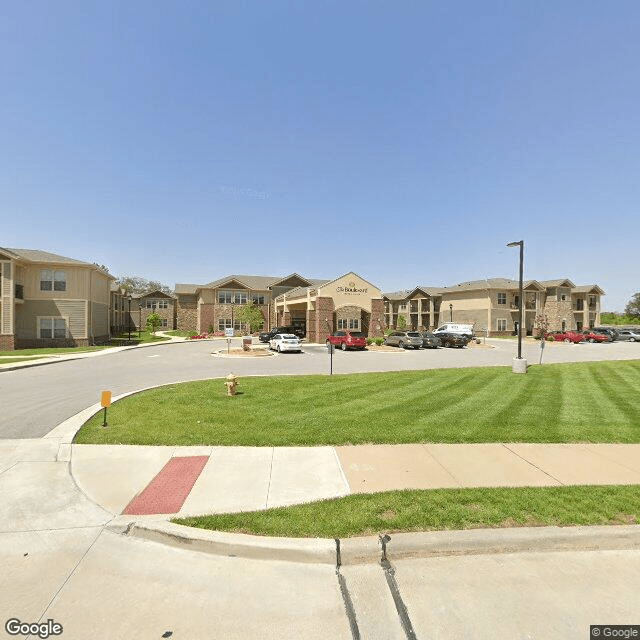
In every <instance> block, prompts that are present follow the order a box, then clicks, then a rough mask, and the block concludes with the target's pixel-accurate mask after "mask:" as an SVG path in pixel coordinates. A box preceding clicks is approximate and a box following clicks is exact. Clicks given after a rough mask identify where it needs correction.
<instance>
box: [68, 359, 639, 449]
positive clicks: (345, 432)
mask: <svg viewBox="0 0 640 640" xmlns="http://www.w3.org/2000/svg"><path fill="white" fill-rule="evenodd" d="M239 390H240V392H241V393H240V395H238V396H236V397H233V398H229V397H227V396H226V388H225V386H224V382H223V380H221V379H216V380H207V381H200V382H190V383H184V384H174V385H169V386H166V387H161V388H158V389H154V390H150V391H145V392H143V393H140V394H136V395H134V396H130V397H128V398H125V399H123V400H121V401H119V402H117V403H114V405H113V406H112V407H111V408H110V409H109V413H108V424H109V427H108V428H106V429H105V428H102V427H101V425H102V415H97V416H95V417H94V418H93V419H92V420H90V421H89V422H88V423H87V424H86V425H85V426H83V428H82V429H81V430H80V431H79V433H78V434H77V436H76V439H75V442H77V443H97V444H143V445H199V444H205V445H237V446H313V445H343V444H365V443H380V444H400V443H414V442H450V443H457V442H468V443H472V442H621V443H635V442H640V361H637V360H633V361H616V362H594V363H579V364H555V365H543V366H534V367H531V368H530V369H529V371H528V373H527V374H526V375H515V374H513V373H512V372H511V369H510V368H505V367H487V368H469V369H440V370H428V371H405V372H393V373H366V374H351V375H335V376H319V375H316V376H282V377H253V378H242V379H240V386H239Z"/></svg>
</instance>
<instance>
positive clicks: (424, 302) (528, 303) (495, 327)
mask: <svg viewBox="0 0 640 640" xmlns="http://www.w3.org/2000/svg"><path fill="white" fill-rule="evenodd" d="M602 295H604V291H603V290H602V289H601V288H600V287H599V286H598V285H581V286H576V285H575V284H574V283H573V282H572V281H571V280H569V279H566V278H563V279H557V280H545V281H537V280H528V281H526V282H524V283H523V319H522V322H523V330H524V333H525V335H532V334H533V333H534V330H535V326H536V318H537V317H538V316H545V317H546V319H547V322H548V326H549V330H552V331H554V330H575V331H580V330H582V329H586V328H589V327H594V326H596V325H598V324H599V323H600V301H601V296H602ZM383 299H384V301H385V317H386V320H387V323H388V326H391V327H397V326H398V316H400V315H404V318H405V321H406V325H407V326H408V327H410V328H412V329H420V330H425V329H434V328H437V327H438V326H439V325H441V324H442V323H444V322H460V323H467V324H472V325H473V326H474V327H475V331H476V333H478V334H482V333H486V334H487V335H493V336H499V335H513V334H515V333H517V331H518V308H519V282H518V281H517V280H510V279H507V278H487V279H485V280H474V281H470V282H462V283H460V284H457V285H453V286H449V287H440V288H429V287H417V288H416V289H413V290H411V291H409V290H407V291H399V292H394V293H388V294H384V296H383Z"/></svg>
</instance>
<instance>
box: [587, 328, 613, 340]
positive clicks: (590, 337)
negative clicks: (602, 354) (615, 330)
mask: <svg viewBox="0 0 640 640" xmlns="http://www.w3.org/2000/svg"><path fill="white" fill-rule="evenodd" d="M582 336H583V338H582V339H583V340H586V341H587V342H609V338H608V337H607V336H605V335H603V334H601V333H594V332H593V331H589V330H586V331H583V332H582Z"/></svg>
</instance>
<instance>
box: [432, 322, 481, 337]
mask: <svg viewBox="0 0 640 640" xmlns="http://www.w3.org/2000/svg"><path fill="white" fill-rule="evenodd" d="M439 333H460V334H462V335H465V336H469V338H473V325H472V324H458V323H456V322H445V323H444V324H443V325H440V326H439V327H438V328H437V329H436V330H435V331H434V332H433V334H434V335H436V336H437V335H438V334H439Z"/></svg>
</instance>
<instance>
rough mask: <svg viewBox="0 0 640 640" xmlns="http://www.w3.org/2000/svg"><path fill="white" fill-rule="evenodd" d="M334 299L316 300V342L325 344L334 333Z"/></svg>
mask: <svg viewBox="0 0 640 640" xmlns="http://www.w3.org/2000/svg"><path fill="white" fill-rule="evenodd" d="M334 308H335V307H334V304H333V298H316V318H315V336H314V342H319V343H320V344H324V343H325V342H326V340H327V338H328V337H329V334H331V333H333V330H334V326H333V311H334Z"/></svg>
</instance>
